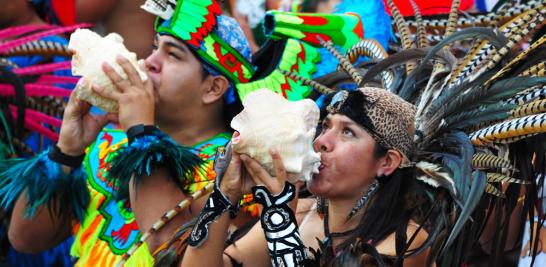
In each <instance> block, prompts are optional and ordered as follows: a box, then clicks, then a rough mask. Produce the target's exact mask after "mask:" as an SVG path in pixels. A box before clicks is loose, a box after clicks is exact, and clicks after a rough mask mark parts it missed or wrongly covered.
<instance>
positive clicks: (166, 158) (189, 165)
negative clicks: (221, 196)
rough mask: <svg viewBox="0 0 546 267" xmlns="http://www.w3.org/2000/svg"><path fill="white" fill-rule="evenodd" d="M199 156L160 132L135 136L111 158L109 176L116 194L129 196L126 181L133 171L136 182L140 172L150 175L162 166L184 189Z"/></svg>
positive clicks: (197, 162) (198, 161)
mask: <svg viewBox="0 0 546 267" xmlns="http://www.w3.org/2000/svg"><path fill="white" fill-rule="evenodd" d="M201 163H202V160H201V159H200V158H199V157H198V156H197V155H195V154H194V153H193V152H192V151H191V149H190V148H187V147H183V146H181V145H179V144H177V143H175V142H174V141H173V140H172V139H171V138H170V137H169V136H167V135H166V134H164V133H162V132H159V131H158V132H157V134H156V135H146V136H142V137H139V138H137V139H135V140H134V141H133V142H132V143H131V144H130V145H128V146H126V147H124V148H121V149H120V150H119V152H118V154H117V155H115V156H114V157H113V158H112V161H111V168H110V171H109V172H108V175H107V177H108V179H110V180H112V181H113V182H114V184H115V185H116V187H117V198H118V199H128V197H129V181H130V180H131V176H132V175H133V173H134V174H135V179H136V180H135V181H136V182H135V183H134V185H135V186H136V185H138V183H139V181H140V179H141V177H142V176H144V175H146V176H149V175H151V174H152V172H154V171H155V170H156V169H157V168H158V167H165V168H166V169H167V170H168V171H169V174H170V177H169V178H170V179H172V180H173V181H174V182H175V183H176V185H177V186H178V187H179V188H180V190H183V181H184V179H191V178H193V177H192V175H193V173H194V172H195V171H196V170H197V168H198V166H199V165H201Z"/></svg>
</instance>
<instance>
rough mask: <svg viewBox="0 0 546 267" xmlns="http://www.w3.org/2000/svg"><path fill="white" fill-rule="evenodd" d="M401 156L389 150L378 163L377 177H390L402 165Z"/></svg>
mask: <svg viewBox="0 0 546 267" xmlns="http://www.w3.org/2000/svg"><path fill="white" fill-rule="evenodd" d="M402 159H403V158H402V154H400V152H398V151H396V150H394V149H389V150H388V151H387V154H386V155H385V156H383V158H381V160H380V161H379V164H380V165H379V168H378V169H377V176H383V175H384V176H389V175H391V174H392V173H393V172H394V171H395V170H396V169H398V167H399V166H400V164H401V163H402Z"/></svg>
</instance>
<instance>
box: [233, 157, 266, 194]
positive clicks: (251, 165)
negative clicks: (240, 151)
mask: <svg viewBox="0 0 546 267" xmlns="http://www.w3.org/2000/svg"><path fill="white" fill-rule="evenodd" d="M241 160H242V161H243V163H244V165H245V167H246V170H247V172H248V174H249V175H250V177H251V178H252V180H254V182H255V183H256V184H258V185H260V184H263V185H265V186H266V187H269V186H270V182H271V180H272V179H273V178H271V176H270V175H269V173H267V171H266V170H265V169H264V168H263V167H262V165H260V163H258V162H257V161H255V160H254V159H252V158H250V157H249V156H247V155H241Z"/></svg>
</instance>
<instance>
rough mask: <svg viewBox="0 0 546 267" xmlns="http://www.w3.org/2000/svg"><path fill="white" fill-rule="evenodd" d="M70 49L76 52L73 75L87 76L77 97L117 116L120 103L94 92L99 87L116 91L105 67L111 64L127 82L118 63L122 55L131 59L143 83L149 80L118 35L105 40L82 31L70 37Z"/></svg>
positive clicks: (77, 91) (133, 54)
mask: <svg viewBox="0 0 546 267" xmlns="http://www.w3.org/2000/svg"><path fill="white" fill-rule="evenodd" d="M68 48H69V49H70V50H72V51H73V52H74V55H73V56H72V75H77V76H83V78H84V79H83V80H84V81H83V82H81V83H78V86H77V87H76V97H77V98H79V99H81V100H85V101H87V102H89V103H91V104H92V105H94V106H97V107H99V108H101V109H103V110H104V111H107V112H117V110H118V103H117V102H116V101H113V100H110V99H106V98H103V97H101V96H99V95H97V94H95V93H94V92H93V91H92V90H91V86H93V85H98V86H100V87H101V88H103V89H104V90H105V91H110V92H111V91H115V90H117V89H116V87H115V86H114V85H113V84H112V82H111V81H110V79H109V78H108V76H106V74H105V73H104V72H103V71H102V67H101V66H102V63H103V62H108V64H110V66H112V67H113V68H114V70H116V72H117V73H118V74H119V75H121V77H123V78H124V79H125V78H127V75H126V74H125V72H124V71H123V69H122V68H121V67H120V66H119V65H118V64H117V63H116V57H117V56H118V55H121V56H123V57H125V58H127V59H128V60H129V61H130V62H131V64H133V66H134V67H135V68H136V70H137V71H138V74H139V76H140V78H141V79H142V80H146V79H148V76H147V75H146V73H145V72H144V71H142V70H141V69H140V68H139V67H138V62H137V57H136V54H135V53H132V52H129V50H127V48H125V46H124V45H123V38H122V37H121V36H120V35H119V34H117V33H110V34H108V35H107V36H106V37H104V38H103V37H101V36H99V35H98V34H97V33H95V32H93V31H90V30H88V29H78V30H76V31H75V32H74V33H72V35H71V36H70V42H69V43H68Z"/></svg>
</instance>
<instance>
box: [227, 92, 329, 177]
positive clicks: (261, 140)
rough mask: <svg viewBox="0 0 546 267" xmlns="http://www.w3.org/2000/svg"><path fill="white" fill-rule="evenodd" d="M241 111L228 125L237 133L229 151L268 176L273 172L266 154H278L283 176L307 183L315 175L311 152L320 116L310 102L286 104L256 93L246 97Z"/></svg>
mask: <svg viewBox="0 0 546 267" xmlns="http://www.w3.org/2000/svg"><path fill="white" fill-rule="evenodd" d="M243 106H244V110H243V111H242V112H241V113H239V114H238V115H237V116H235V118H233V120H232V121H231V127H232V128H233V129H235V130H236V131H238V132H239V135H234V137H233V140H232V147H233V151H235V152H237V153H240V154H247V155H249V156H250V157H251V158H253V159H255V160H257V161H258V162H260V163H261V164H262V166H263V167H264V168H265V169H266V170H267V171H268V172H269V174H271V175H273V176H274V175H275V168H274V166H273V161H272V159H271V155H270V154H269V151H270V149H271V148H275V149H277V150H278V151H279V153H280V155H281V157H282V160H283V163H284V167H285V168H286V170H287V172H289V173H295V174H298V175H299V178H300V179H301V180H304V181H310V179H311V175H312V173H318V167H319V166H320V153H316V152H315V151H314V150H313V139H314V138H315V131H316V126H317V123H318V120H319V117H320V112H319V109H318V107H317V105H316V104H315V102H313V101H312V100H310V99H304V100H300V101H288V100H286V99H284V98H283V97H282V96H280V95H278V94H276V93H274V92H272V91H270V90H267V89H260V90H257V91H255V92H252V93H250V94H248V95H247V96H246V97H245V99H244V101H243Z"/></svg>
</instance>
